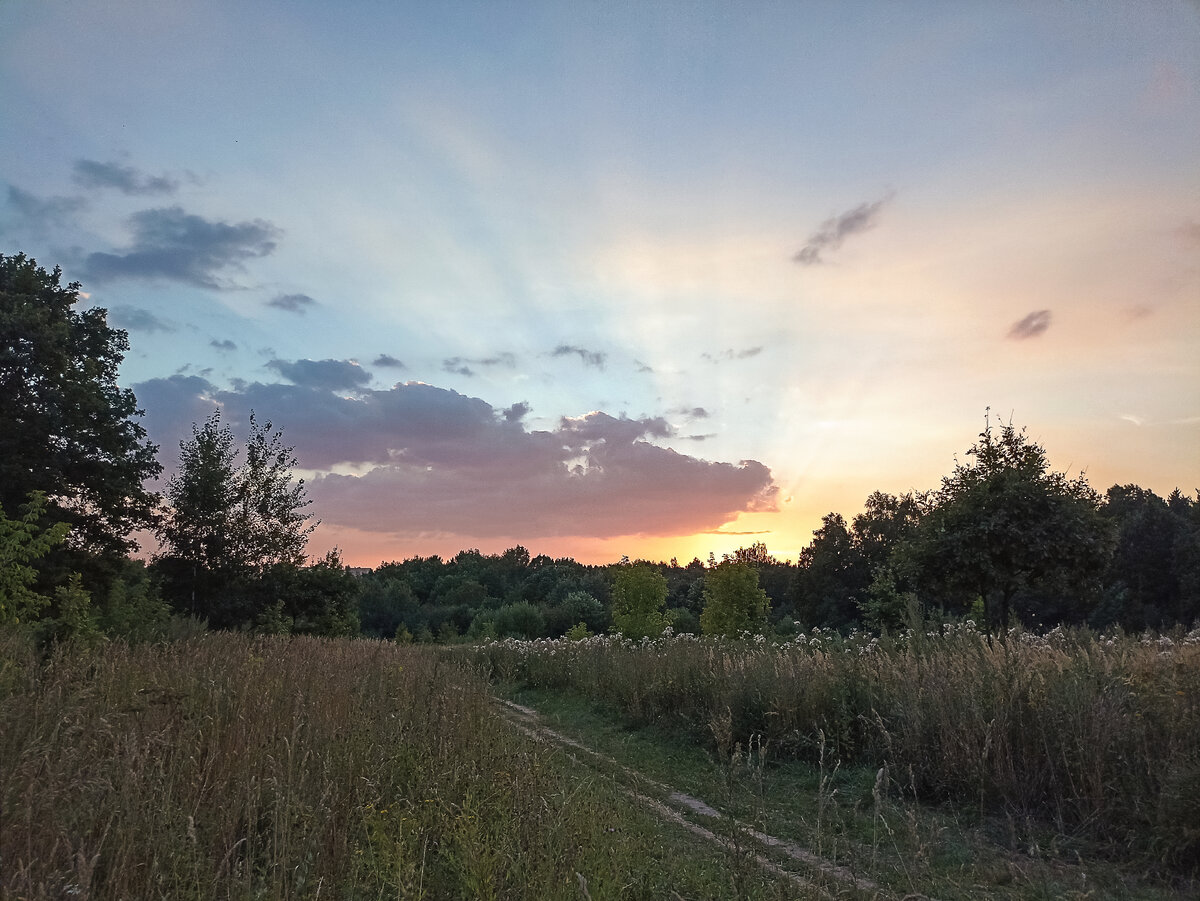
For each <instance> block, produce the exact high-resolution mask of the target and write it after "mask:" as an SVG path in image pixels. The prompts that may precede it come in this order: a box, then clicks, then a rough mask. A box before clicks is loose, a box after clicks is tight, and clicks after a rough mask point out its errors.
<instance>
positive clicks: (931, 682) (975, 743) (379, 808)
mask: <svg viewBox="0 0 1200 901" xmlns="http://www.w3.org/2000/svg"><path fill="white" fill-rule="evenodd" d="M1198 639H1200V636H1197V635H1196V634H1192V635H1183V634H1180V635H1176V636H1170V637H1156V638H1153V639H1142V638H1136V637H1115V636H1114V637H1111V638H1102V637H1098V636H1094V635H1090V634H1087V633H1063V632H1055V633H1051V634H1050V635H1049V636H1041V637H1036V636H1025V635H1020V634H1017V633H1014V634H1013V635H1012V636H1010V637H1009V640H1008V641H1006V642H997V641H994V640H990V639H987V638H985V637H984V636H981V635H979V634H978V633H976V632H974V630H973V629H970V628H969V627H955V628H953V629H949V630H945V631H938V632H936V633H935V634H932V635H919V636H915V635H910V636H907V637H905V638H903V639H897V640H895V641H883V642H880V641H878V640H875V639H871V638H869V637H866V636H853V637H851V638H849V639H840V638H834V637H829V636H824V635H821V634H820V633H817V634H813V635H807V636H801V637H800V638H798V639H795V640H793V641H790V642H788V643H787V644H784V645H771V644H769V643H767V642H760V643H755V642H753V641H751V642H723V641H706V640H698V639H693V638H690V637H671V638H667V639H664V640H660V641H657V642H646V643H640V644H633V643H629V642H624V641H621V640H619V639H611V638H603V639H588V640H584V641H581V642H569V641H565V640H564V641H555V642H549V641H542V642H495V643H491V644H487V645H483V646H478V647H465V646H460V647H451V648H440V649H439V648H432V647H414V646H403V645H397V644H394V643H390V642H376V641H366V640H349V639H339V640H319V639H311V638H291V639H288V638H255V637H250V636H245V635H235V634H227V633H213V634H206V635H201V636H198V637H196V638H193V639H189V640H187V641H181V642H176V643H171V644H159V645H151V644H142V645H136V646H130V645H127V644H124V643H121V642H105V643H102V644H98V645H96V644H93V645H78V646H63V647H59V648H58V649H56V650H55V651H54V652H53V653H51V654H50V655H49V656H44V655H42V654H40V653H38V652H37V651H36V650H35V648H34V647H33V646H32V644H30V643H29V642H28V641H27V640H25V639H24V638H22V637H21V636H20V635H19V634H15V633H9V634H0V802H2V807H0V897H3V898H5V899H9V898H11V899H25V898H29V899H49V898H56V899H57V898H96V899H101V898H185V899H187V898H195V899H201V898H270V899H274V898H312V899H316V898H345V899H366V898H576V899H596V901H599V899H605V898H672V899H674V898H679V899H702V898H763V899H766V898H797V897H833V896H839V897H879V898H887V897H895V898H902V897H904V896H905V895H927V896H930V897H937V898H940V899H952V898H976V897H997V898H1026V897H1038V898H1043V897H1044V898H1055V897H1078V898H1084V897H1087V898H1092V899H1097V898H1125V897H1130V898H1142V899H1147V901H1151V899H1155V901H1157V899H1163V898H1171V897H1188V896H1190V895H1189V893H1190V894H1191V895H1194V893H1195V891H1196V888H1197V884H1196V882H1195V865H1196V854H1197V841H1198V834H1200V825H1197V824H1200V810H1198V807H1197V805H1198V804H1200V709H1198V705H1200V691H1198V689H1200V681H1198V679H1200V640H1198ZM489 682H490V683H491V684H489ZM497 693H499V694H502V695H506V696H508V697H511V698H513V699H515V700H517V701H521V702H523V703H526V704H531V705H532V706H534V707H536V708H538V710H539V711H540V712H541V714H542V716H541V717H540V718H536V719H535V718H532V715H531V716H530V718H529V719H527V720H526V721H519V720H518V719H514V717H513V716H511V715H510V714H511V711H509V710H508V708H505V707H504V706H502V705H501V704H498V703H497V700H496V694H497ZM538 723H543V724H546V725H547V727H548V726H553V727H554V728H555V729H558V730H561V732H562V734H558V733H556V736H557V737H556V738H554V739H553V740H550V739H547V737H546V736H547V735H548V734H550V733H549V729H548V728H545V729H542V726H540V725H538ZM539 729H542V732H541V733H539V731H538V730H539ZM560 739H561V740H560ZM585 746H586V747H585ZM681 792H683V793H687V794H688V795H694V796H695V797H696V798H700V799H703V800H704V801H705V802H706V803H707V804H711V805H712V806H713V808H715V809H716V811H719V812H720V813H721V814H723V816H720V817H716V816H715V815H710V814H715V811H710V812H708V813H705V812H703V811H702V812H701V813H699V814H695V815H693V814H692V813H691V812H688V811H685V815H684V816H680V815H678V814H676V813H674V812H672V810H673V809H672V810H668V809H667V807H666V802H668V801H672V800H674V801H678V798H679V797H680V793H681ZM676 806H677V807H678V805H676ZM755 830H757V831H759V832H760V833H766V834H769V835H770V836H774V837H777V838H778V839H779V840H781V841H786V842H794V843H796V844H797V846H803V848H804V849H806V851H805V853H806V854H809V856H810V857H812V858H813V860H815V861H816V862H815V863H814V862H813V860H809V861H808V863H801V864H797V863H796V861H795V860H794V859H789V858H787V855H786V854H782V853H773V852H769V851H768V852H763V851H762V850H761V848H757V849H756V848H755V847H751V844H752V843H751V842H749V841H746V840H745V837H746V836H747V835H749V834H750V832H752V831H755ZM705 832H707V833H708V834H709V838H710V839H711V840H708V839H705V838H704V836H703V835H702V833H705ZM835 867H836V868H838V869H837V872H834V870H833V869H832V868H835ZM785 871H786V872H785ZM846 872H849V873H852V874H855V875H854V877H853V878H852V879H851V880H850V881H849V882H847V880H846V878H845V877H844V875H838V873H843V874H844V873H846ZM1147 872H1148V873H1149V875H1148V876H1145V877H1143V876H1142V874H1144V873H1147ZM823 874H824V875H823ZM830 874H832V875H830ZM825 876H828V877H829V878H825ZM859 877H862V880H863V881H861V882H858V881H856V880H858V879H859ZM805 880H811V882H812V886H811V890H810V889H809V888H806V886H809V884H810V883H809V882H808V881H805ZM847 886H849V887H847Z"/></svg>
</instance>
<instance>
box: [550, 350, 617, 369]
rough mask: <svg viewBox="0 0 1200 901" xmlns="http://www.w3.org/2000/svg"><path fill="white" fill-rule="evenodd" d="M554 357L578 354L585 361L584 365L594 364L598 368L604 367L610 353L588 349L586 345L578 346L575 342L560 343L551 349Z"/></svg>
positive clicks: (551, 354)
mask: <svg viewBox="0 0 1200 901" xmlns="http://www.w3.org/2000/svg"><path fill="white" fill-rule="evenodd" d="M550 356H552V357H570V356H577V357H579V359H580V360H581V361H583V365H584V366H593V367H595V368H596V369H603V368H604V363H605V361H606V360H607V359H608V354H606V353H602V352H601V351H595V350H588V349H587V348H584V347H577V346H576V345H574V344H560V345H558V347H556V348H554V350H553V351H551V353H550Z"/></svg>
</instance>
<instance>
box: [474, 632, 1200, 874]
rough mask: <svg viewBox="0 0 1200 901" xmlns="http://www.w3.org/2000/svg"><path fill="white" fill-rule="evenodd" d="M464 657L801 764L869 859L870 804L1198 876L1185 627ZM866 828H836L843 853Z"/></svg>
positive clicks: (495, 646)
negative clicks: (843, 834) (853, 816)
mask: <svg viewBox="0 0 1200 901" xmlns="http://www.w3.org/2000/svg"><path fill="white" fill-rule="evenodd" d="M463 653H464V654H466V655H467V656H469V657H470V658H471V659H473V660H474V661H475V662H476V665H477V666H479V667H480V668H481V671H482V672H483V673H485V674H486V675H487V676H488V677H489V678H490V679H492V680H493V681H495V682H497V683H499V684H506V685H515V686H520V687H523V688H527V689H536V690H539V691H549V692H553V693H567V694H571V695H575V696H578V697H579V698H583V699H586V700H587V701H588V703H589V704H591V705H593V706H594V707H595V708H596V709H601V710H604V711H607V712H608V713H610V714H611V715H612V716H613V717H614V719H615V720H616V721H618V722H620V723H621V724H622V725H624V726H633V727H637V726H647V725H653V726H658V727H660V728H662V729H664V730H667V731H668V732H669V734H670V735H671V736H672V737H673V739H674V741H675V742H676V743H680V742H683V743H691V744H693V745H695V746H696V747H697V748H702V749H704V748H707V749H716V748H722V749H724V753H726V754H728V753H729V751H730V749H732V748H733V747H735V746H737V745H739V744H740V746H741V748H742V749H743V750H744V749H746V748H747V747H749V745H750V743H751V742H752V741H753V742H759V741H761V742H762V743H764V744H765V745H766V746H767V747H768V748H769V749H770V759H771V760H773V761H775V762H777V763H786V762H790V761H795V762H799V763H806V764H808V765H809V766H810V767H814V766H815V767H816V768H817V769H818V771H819V772H824V774H825V779H826V780H827V781H826V784H825V792H824V794H825V795H826V796H830V797H835V798H836V799H837V800H838V805H835V806H833V807H830V808H829V809H830V811H831V812H836V811H841V810H844V809H845V808H847V807H849V808H853V807H854V805H855V804H858V805H859V806H862V807H870V808H871V809H872V813H871V816H870V818H869V819H870V827H871V832H872V839H871V842H870V845H871V854H872V856H873V857H875V858H878V856H879V854H880V851H879V845H880V840H879V838H878V829H879V828H880V827H881V826H882V824H883V821H884V820H885V819H887V816H886V813H881V814H880V815H877V814H876V812H875V808H876V807H879V808H880V811H882V810H883V807H882V806H881V805H884V804H885V803H890V802H892V801H894V800H895V799H902V798H903V799H907V800H908V801H915V802H916V803H918V804H919V805H921V806H922V807H925V808H928V807H930V806H931V805H932V806H937V805H942V808H943V809H944V810H946V811H951V812H952V813H951V814H950V815H949V816H950V822H949V824H948V825H947V826H946V827H945V831H946V832H947V833H948V834H962V833H964V832H965V831H966V830H968V829H970V830H976V831H982V832H984V833H987V834H990V835H992V836H993V838H994V840H995V841H996V842H997V843H999V844H1000V845H1001V846H1003V847H1006V848H1008V849H1010V850H1011V852H1013V853H1017V852H1020V851H1021V850H1022V849H1025V850H1026V851H1031V852H1032V853H1033V854H1034V856H1035V857H1042V856H1047V855H1049V856H1051V857H1055V858H1057V859H1063V860H1075V859H1076V858H1077V857H1084V858H1086V859H1090V860H1112V861H1117V862H1120V863H1121V864H1122V865H1123V866H1126V867H1127V868H1133V869H1137V870H1145V871H1151V872H1154V873H1156V874H1158V875H1159V877H1161V878H1162V879H1163V880H1167V881H1169V880H1184V881H1186V880H1189V879H1190V880H1194V879H1195V878H1196V875H1197V872H1198V871H1197V867H1198V865H1200V826H1197V825H1196V824H1197V823H1200V631H1195V632H1192V633H1189V634H1186V635H1185V634H1183V633H1176V634H1174V635H1170V636H1127V635H1120V634H1117V635H1108V636H1101V635H1096V634H1094V633H1090V632H1087V631H1086V630H1082V631H1067V630H1062V629H1056V630H1054V631H1052V632H1050V633H1048V634H1046V635H1034V634H1030V633H1023V632H1020V631H1017V630H1014V631H1013V632H1011V633H1009V634H1008V635H1006V636H1004V637H1003V638H1002V639H997V638H994V637H989V636H986V635H982V634H980V633H979V632H978V631H976V630H975V629H974V628H973V627H972V626H971V625H970V624H965V625H961V626H948V627H945V628H937V629H933V630H931V631H930V632H929V633H928V634H918V635H912V634H909V635H905V636H899V637H893V638H888V639H883V640H880V639H876V638H872V637H871V636H869V635H852V636H850V637H848V638H842V637H839V636H837V635H830V634H828V633H824V634H822V633H818V632H817V631H815V630H814V633H813V634H812V635H807V636H805V635H802V636H799V637H797V638H796V639H793V640H791V641H789V642H786V643H783V644H772V643H770V642H766V641H762V640H758V641H740V642H738V641H728V640H716V639H696V638H695V637H693V636H678V637H666V638H663V639H660V640H657V641H647V642H640V643H635V642H630V641H626V640H622V639H619V638H613V637H603V636H602V637H598V638H591V639H584V640H582V641H579V642H570V641H566V640H555V641H549V640H542V641H536V642H517V641H512V640H507V641H503V642H492V643H488V644H485V645H482V646H480V647H478V648H475V649H473V650H469V651H464V652H463ZM822 761H824V768H823V769H822V765H821V764H822ZM835 763H836V764H837V766H836V772H835ZM881 767H886V768H887V769H886V773H887V779H886V780H884V782H883V784H882V794H881V798H882V800H881V801H880V802H876V800H875V798H874V788H875V777H876V775H877V774H878V773H879V770H880V768H881ZM841 779H849V780H850V782H849V783H848V784H841V783H839V782H838V781H837V780H841ZM834 789H837V794H836V795H832V792H833V790H834ZM906 803H907V802H906ZM821 812H822V814H823V813H824V810H822V811H821ZM896 819H897V811H893V812H892V816H891V818H890V819H887V825H888V826H890V827H891V828H892V833H895V832H896V829H895V821H896ZM822 826H824V817H823V816H822ZM915 828H916V827H914V829H915ZM819 831H821V830H819ZM885 831H886V830H885ZM866 832H867V830H866V828H865V827H864V828H852V829H850V832H849V833H848V834H849V836H850V837H852V838H855V840H856V841H857V842H858V844H860V845H861V844H862V843H863V842H864V841H865V835H866ZM888 841H889V842H892V841H893V835H892V834H891V833H889V834H888ZM854 848H855V845H853V844H851V845H850V846H848V849H847V850H846V852H845V853H847V854H856V853H857V851H855V850H854ZM914 848H915V850H918V851H919V850H920V845H919V843H918V844H916V845H914ZM910 850H913V849H910ZM900 856H901V857H903V855H900ZM898 863H903V861H902V860H901V861H898ZM1014 878H1015V877H1014ZM1081 881H1082V880H1081ZM1081 890H1082V889H1081Z"/></svg>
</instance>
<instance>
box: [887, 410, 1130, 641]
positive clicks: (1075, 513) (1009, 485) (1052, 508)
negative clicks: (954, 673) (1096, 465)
mask: <svg viewBox="0 0 1200 901" xmlns="http://www.w3.org/2000/svg"><path fill="white" fill-rule="evenodd" d="M967 456H968V457H971V458H973V460H972V462H968V463H961V462H960V463H958V464H956V465H955V467H954V471H953V472H952V473H951V474H950V475H949V476H946V477H945V478H944V479H943V480H942V487H941V489H940V490H939V491H937V492H936V495H935V501H934V505H933V509H932V510H930V512H929V513H928V515H926V516H925V517H924V519H923V520H922V522H921V525H920V527H919V528H918V529H917V534H916V538H915V539H914V540H913V541H912V542H911V543H910V544H909V550H910V554H911V557H912V558H914V559H915V562H916V570H917V573H918V581H919V584H920V586H921V589H922V590H923V591H924V593H925V595H926V597H927V598H928V599H929V600H930V601H931V602H933V603H936V604H938V605H945V606H948V607H951V608H953V607H954V606H956V605H957V606H959V607H961V608H965V609H969V608H970V606H971V604H972V603H973V602H976V601H978V602H980V603H981V604H982V608H983V614H984V618H985V619H986V621H987V622H988V624H989V625H990V626H991V627H992V628H1003V627H1005V626H1007V625H1008V623H1009V620H1010V616H1011V613H1012V603H1013V600H1014V598H1015V597H1016V596H1017V594H1018V592H1039V593H1051V594H1056V595H1058V596H1070V597H1072V598H1074V599H1076V600H1077V601H1078V602H1080V604H1081V605H1082V604H1083V603H1084V602H1086V601H1087V600H1089V599H1090V598H1092V597H1094V592H1095V588H1096V587H1098V582H1099V580H1098V577H1099V575H1100V574H1101V573H1102V572H1103V570H1104V565H1105V562H1106V560H1107V559H1108V554H1109V552H1110V542H1109V534H1110V532H1109V529H1108V528H1107V526H1106V524H1105V522H1104V521H1103V519H1102V518H1101V516H1100V503H1101V502H1100V497H1099V495H1097V494H1096V492H1095V491H1093V490H1092V489H1091V487H1090V486H1089V485H1088V483H1087V480H1086V479H1085V478H1084V477H1083V476H1082V475H1080V476H1078V477H1077V478H1075V479H1068V478H1067V476H1066V475H1064V474H1062V473H1058V472H1053V471H1052V470H1051V469H1050V466H1049V463H1048V462H1047V460H1046V452H1045V450H1044V449H1043V448H1042V447H1041V446H1040V445H1038V444H1037V443H1035V442H1033V441H1031V440H1029V438H1027V437H1026V435H1025V433H1024V431H1023V430H1018V429H1017V428H1015V427H1014V426H1013V425H1012V423H1011V422H1010V423H1006V424H1003V425H1001V427H1000V429H999V432H997V431H996V430H995V429H993V427H992V425H991V422H990V420H989V421H988V423H987V424H986V425H985V427H984V430H983V431H982V432H981V433H980V434H979V439H978V440H977V441H976V442H975V444H974V445H972V446H971V448H970V449H969V450H968V451H967ZM1082 612H1084V611H1082V610H1079V611H1074V613H1076V614H1080V613H1082Z"/></svg>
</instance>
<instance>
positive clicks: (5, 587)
mask: <svg viewBox="0 0 1200 901" xmlns="http://www.w3.org/2000/svg"><path fill="white" fill-rule="evenodd" d="M45 507H46V497H45V495H44V494H42V493H41V492H40V491H35V492H33V493H32V494H31V495H30V497H29V501H28V502H27V503H25V504H23V505H22V507H21V511H22V512H21V515H20V517H19V518H18V519H9V518H8V517H7V516H6V515H5V513H4V507H3V506H0V626H2V625H5V624H8V623H19V622H22V621H25V622H28V621H30V620H31V619H36V618H37V616H38V614H39V613H40V612H41V610H42V609H43V608H44V607H46V606H47V605H48V604H49V603H50V599H49V598H48V597H46V596H44V595H41V594H39V593H37V592H36V591H34V590H33V589H32V587H31V586H32V585H33V583H34V582H35V581H36V580H37V570H35V569H34V568H33V567H32V566H31V565H30V564H31V563H34V562H36V561H37V560H38V559H39V558H40V557H42V556H44V555H45V554H46V553H47V552H48V551H49V550H50V549H51V548H52V547H54V546H55V545H57V544H60V543H61V542H62V541H64V540H65V539H66V537H67V532H68V531H69V530H70V527H69V526H68V525H67V524H66V523H56V524H54V525H53V526H50V527H49V528H42V526H41V525H40V524H39V523H40V522H41V520H42V515H43V511H44V510H45Z"/></svg>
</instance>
